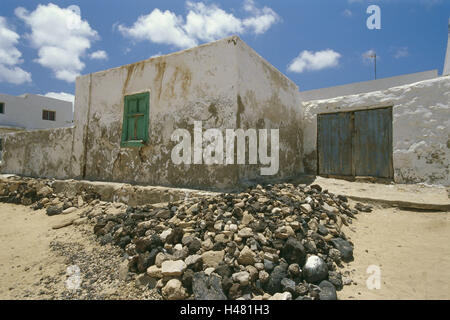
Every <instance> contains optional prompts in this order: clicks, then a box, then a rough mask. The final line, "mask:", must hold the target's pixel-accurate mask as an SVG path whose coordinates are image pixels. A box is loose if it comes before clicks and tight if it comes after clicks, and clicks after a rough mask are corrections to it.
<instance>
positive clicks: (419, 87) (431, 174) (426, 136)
mask: <svg viewBox="0 0 450 320" xmlns="http://www.w3.org/2000/svg"><path fill="white" fill-rule="evenodd" d="M303 106H304V110H305V144H304V147H305V154H306V155H307V156H306V157H305V159H304V160H305V168H306V171H307V172H309V173H316V172H317V163H316V156H315V154H316V138H317V114H319V113H328V112H337V111H353V110H362V109H370V108H377V107H384V106H393V160H394V180H395V182H397V183H428V184H438V185H447V186H448V185H450V172H449V163H450V149H449V148H448V147H447V144H448V137H449V136H450V117H449V114H450V77H441V78H436V79H432V80H426V81H421V82H417V83H414V84H410V85H405V86H400V87H395V88H391V89H389V90H385V91H376V92H371V93H364V94H358V95H350V96H343V97H338V98H333V99H326V100H316V101H309V102H304V103H303Z"/></svg>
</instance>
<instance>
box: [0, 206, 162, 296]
mask: <svg viewBox="0 0 450 320" xmlns="http://www.w3.org/2000/svg"><path fill="white" fill-rule="evenodd" d="M81 210H82V209H81ZM79 213H80V211H76V212H74V213H71V214H68V215H58V216H51V217H49V216H47V215H46V214H45V210H37V211H34V210H32V209H31V208H29V207H25V206H21V205H14V204H5V203H0V219H1V221H2V223H1V224H0V299H114V300H116V299H158V298H159V295H157V294H156V292H155V291H154V290H149V289H143V288H140V287H138V286H136V285H135V281H134V280H135V279H134V278H133V277H132V275H128V278H127V279H126V281H125V280H123V279H121V276H120V275H119V273H120V270H121V264H123V261H124V258H123V257H122V256H121V252H120V250H119V249H118V248H116V247H112V246H110V245H106V246H101V245H100V244H99V243H98V242H97V241H96V240H95V236H94V235H93V232H92V227H91V226H88V225H85V226H77V227H75V226H68V227H65V228H62V229H57V230H54V229H53V228H52V227H53V226H55V225H57V224H60V223H61V222H64V221H66V220H68V219H72V218H74V217H78V214H79ZM74 266H76V268H78V270H79V273H78V274H79V275H80V276H79V279H80V280H81V282H80V283H81V286H80V288H79V289H77V290H70V287H69V288H68V287H67V283H68V282H67V280H71V279H75V280H76V278H74V276H77V273H76V272H77V270H76V269H73V267H74ZM68 267H71V268H72V269H68ZM71 283H72V284H73V283H74V282H73V281H72V282H71ZM75 283H76V281H75ZM69 284H70V283H69Z"/></svg>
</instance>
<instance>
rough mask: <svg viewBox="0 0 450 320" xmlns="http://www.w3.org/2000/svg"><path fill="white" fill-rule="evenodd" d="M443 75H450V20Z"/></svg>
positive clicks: (449, 22)
mask: <svg viewBox="0 0 450 320" xmlns="http://www.w3.org/2000/svg"><path fill="white" fill-rule="evenodd" d="M442 75H444V76H446V75H450V19H448V40H447V53H446V55H445V62H444V71H443V72H442Z"/></svg>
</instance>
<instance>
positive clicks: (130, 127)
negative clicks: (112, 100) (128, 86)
mask: <svg viewBox="0 0 450 320" xmlns="http://www.w3.org/2000/svg"><path fill="white" fill-rule="evenodd" d="M149 109H150V95H149V93H148V92H146V93H139V94H133V95H130V96H125V101H124V110H123V125H122V141H121V144H120V145H121V146H122V147H141V146H143V145H144V144H145V143H146V142H147V141H148V115H149Z"/></svg>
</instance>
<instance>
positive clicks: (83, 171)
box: [73, 39, 237, 188]
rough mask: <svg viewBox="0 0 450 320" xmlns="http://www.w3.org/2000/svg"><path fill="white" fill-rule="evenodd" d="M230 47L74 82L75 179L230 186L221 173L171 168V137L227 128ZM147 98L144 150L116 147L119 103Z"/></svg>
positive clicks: (232, 106)
mask: <svg viewBox="0 0 450 320" xmlns="http://www.w3.org/2000/svg"><path fill="white" fill-rule="evenodd" d="M236 84H237V62H236V49H235V43H234V42H233V41H230V39H224V40H221V41H217V42H214V43H210V44H207V45H203V46H200V47H197V48H193V49H189V50H185V51H182V52H179V53H174V54H170V55H167V56H161V57H156V58H152V59H149V60H146V61H142V62H138V63H135V64H131V65H127V66H123V67H120V68H116V69H111V70H106V71H102V72H97V73H94V74H91V75H87V76H84V77H81V78H78V79H77V84H76V86H77V89H76V100H75V122H76V128H75V134H74V155H75V157H76V161H75V162H74V167H73V173H74V175H76V176H77V177H80V178H86V179H89V180H106V181H121V182H130V183H139V184H153V185H171V186H179V187H184V186H194V187H208V186H216V187H217V188H221V187H223V186H229V185H233V184H235V183H236V181H237V175H236V174H235V173H233V172H230V170H229V168H226V167H225V166H204V165H193V164H191V165H174V164H173V162H172V160H171V151H172V148H173V147H174V145H175V144H176V143H175V142H172V141H171V135H172V133H173V131H174V130H175V129H178V128H183V129H187V130H189V131H190V133H191V136H192V138H193V136H194V135H193V125H194V121H195V120H204V121H203V126H204V128H208V127H218V126H224V127H232V126H233V125H234V124H235V119H236V110H237V100H236V92H237V88H236ZM140 92H149V93H150V114H149V142H148V144H147V146H145V147H141V148H122V147H120V141H121V133H122V120H123V101H124V96H125V95H130V94H134V93H140Z"/></svg>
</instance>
